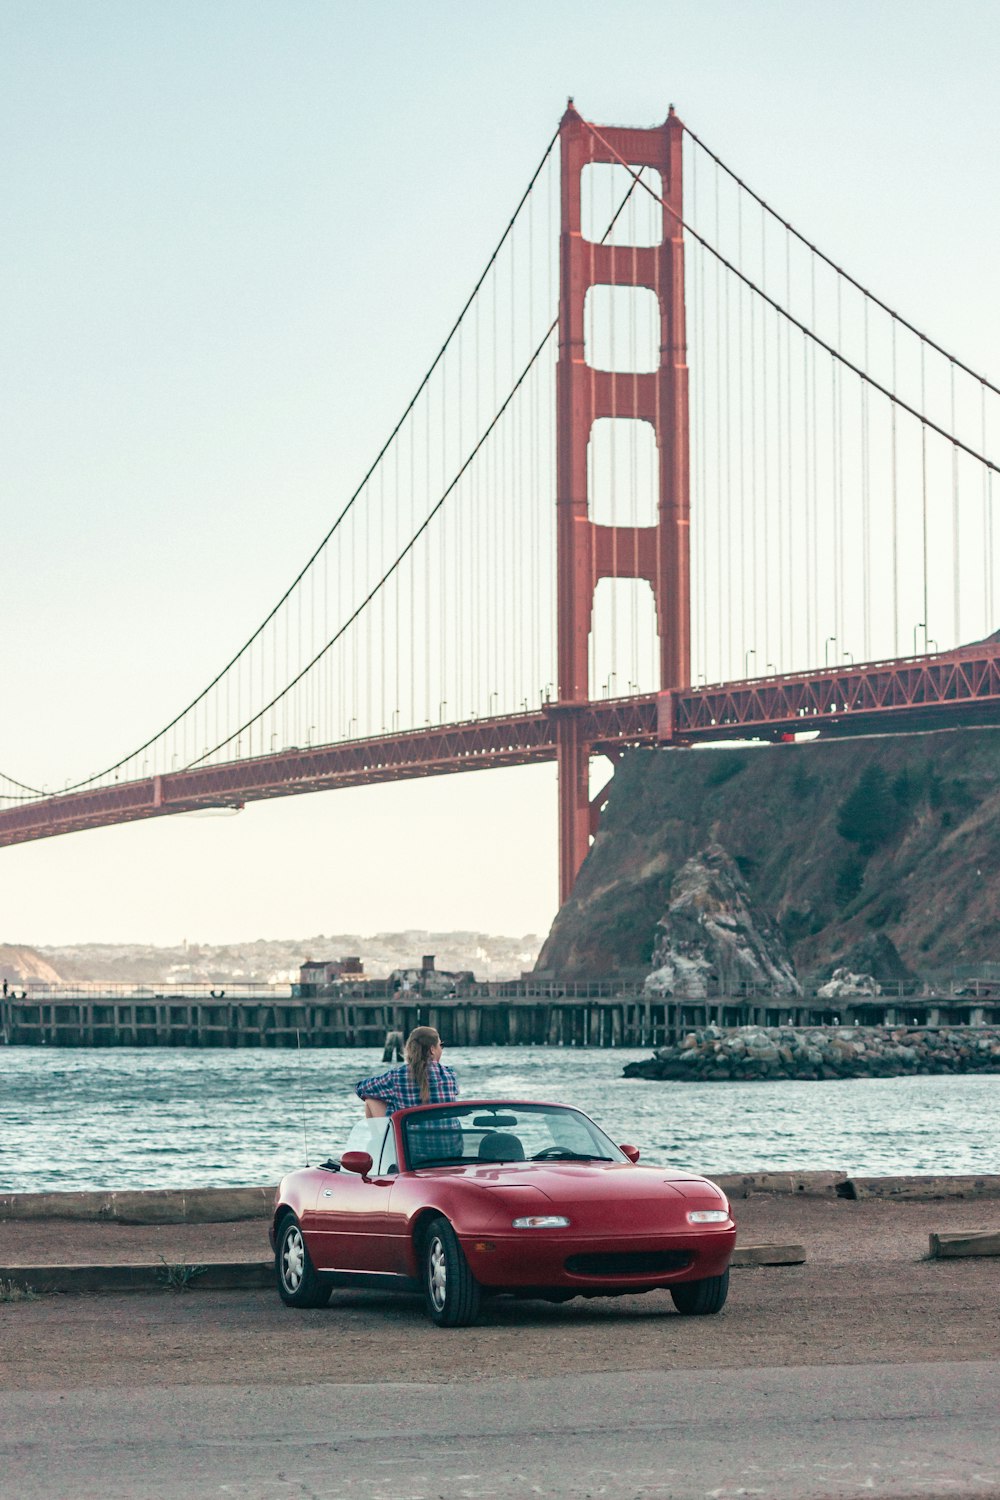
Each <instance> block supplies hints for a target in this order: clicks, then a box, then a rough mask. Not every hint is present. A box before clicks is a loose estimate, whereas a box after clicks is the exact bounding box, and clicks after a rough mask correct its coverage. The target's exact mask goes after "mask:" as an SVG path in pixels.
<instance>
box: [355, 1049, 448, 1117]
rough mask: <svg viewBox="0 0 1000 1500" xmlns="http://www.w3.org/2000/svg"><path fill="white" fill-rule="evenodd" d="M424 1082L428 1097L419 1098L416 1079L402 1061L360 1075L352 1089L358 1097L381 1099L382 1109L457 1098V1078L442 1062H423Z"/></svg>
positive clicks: (402, 1107) (389, 1110) (444, 1102)
mask: <svg viewBox="0 0 1000 1500" xmlns="http://www.w3.org/2000/svg"><path fill="white" fill-rule="evenodd" d="M427 1082H428V1084H429V1085H430V1091H431V1093H430V1098H429V1099H426V1100H425V1099H421V1097H420V1090H419V1088H418V1087H417V1083H416V1080H415V1079H414V1077H413V1074H412V1073H411V1072H410V1069H409V1066H408V1065H407V1064H406V1063H404V1064H403V1066H402V1067H401V1068H390V1069H389V1071H388V1073H376V1074H375V1075H374V1077H372V1078H362V1080H361V1082H360V1083H359V1084H358V1085H357V1086H356V1088H355V1090H354V1092H355V1093H356V1094H357V1096H358V1098H359V1099H384V1100H385V1102H386V1105H387V1106H388V1108H387V1111H386V1113H387V1114H390V1115H391V1114H393V1113H394V1112H395V1111H396V1110H397V1109H409V1108H410V1107H411V1106H412V1105H416V1104H452V1103H454V1101H455V1100H456V1099H457V1098H458V1081H457V1079H456V1078H455V1071H454V1069H453V1068H449V1067H448V1066H447V1065H446V1064H445V1063H438V1062H430V1063H428V1064H427Z"/></svg>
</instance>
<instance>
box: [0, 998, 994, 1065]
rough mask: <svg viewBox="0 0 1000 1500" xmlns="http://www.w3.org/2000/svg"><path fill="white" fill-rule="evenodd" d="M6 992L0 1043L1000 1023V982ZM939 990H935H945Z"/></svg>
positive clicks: (649, 1035)
mask: <svg viewBox="0 0 1000 1500" xmlns="http://www.w3.org/2000/svg"><path fill="white" fill-rule="evenodd" d="M282 988H283V990H284V993H283V994H280V995H273V994H260V993H256V994H252V993H242V994H235V993H234V994H232V995H231V996H230V995H226V996H222V995H220V994H218V993H217V994H216V995H215V996H214V997H213V996H211V994H209V996H208V997H207V998H206V997H204V996H198V995H191V994H169V993H166V992H164V993H162V994H155V995H152V996H150V995H140V994H132V995H131V996H123V995H119V994H107V993H105V994H101V995H96V994H90V995H86V996H84V995H79V994H78V995H76V996H69V995H65V994H57V993H55V992H53V991H48V992H45V991H38V992H33V993H30V994H27V993H21V994H8V995H7V996H5V997H4V998H3V999H2V1000H0V1042H4V1043H7V1044H8V1045H12V1046H65V1047H295V1046H304V1047H356V1048H363V1049H366V1050H368V1051H370V1052H372V1051H374V1052H378V1051H381V1050H382V1049H383V1048H384V1047H385V1046H386V1044H387V1042H388V1040H389V1038H390V1037H392V1038H395V1037H399V1038H402V1036H405V1034H406V1033H407V1032H408V1031H409V1030H410V1029H411V1028H412V1027H413V1026H417V1025H430V1026H435V1027H437V1029H438V1031H439V1032H440V1033H441V1036H442V1039H443V1040H444V1042H445V1043H446V1045H447V1046H449V1047H476V1046H517V1045H526V1044H530V1045H535V1046H554V1047H558V1046H563V1047H657V1046H662V1045H665V1044H668V1043H670V1042H675V1041H678V1040H680V1039H681V1038H682V1037H683V1036H684V1035H685V1034H686V1033H687V1032H689V1031H691V1030H695V1029H698V1028H700V1027H704V1026H708V1025H716V1026H720V1027H734V1026H747V1025H757V1026H822V1025H826V1026H829V1025H841V1026H851V1025H854V1024H858V1025H869V1026H871V1025H878V1026H881V1025H886V1026H897V1025H898V1026H931V1027H935V1026H952V1025H973V1026H976V1025H996V1024H1000V984H997V983H996V982H993V983H985V982H984V983H979V982H978V981H965V982H964V984H963V985H962V986H961V989H962V993H953V994H948V993H939V994H936V995H925V994H906V993H903V992H902V990H903V988H904V987H902V986H900V987H899V989H900V993H896V994H891V993H883V994H880V995H866V996H854V997H850V998H841V999H829V998H824V997H823V996H820V995H818V994H807V995H801V996H788V995H777V994H769V993H763V992H759V993H755V994H750V993H748V994H741V995H721V994H720V995H707V996H705V997H703V998H701V999H682V998H673V997H659V996H651V995H647V994H645V993H644V992H643V989H642V986H641V985H639V984H634V983H633V984H631V985H630V984H628V983H626V982H624V981H615V980H609V981H605V982H603V983H602V982H593V983H590V984H586V983H568V984H559V983H556V982H552V983H543V984H532V983H530V982H521V983H509V984H486V985H462V986H459V987H458V988H457V989H456V990H455V991H452V992H450V993H438V994H433V993H427V992H423V993H420V992H417V991H415V990H409V991H402V990H392V989H390V988H389V987H388V986H387V985H385V984H383V985H381V986H378V985H376V984H373V983H368V984H364V985H351V986H344V987H343V988H342V989H341V990H340V991H339V992H336V993H323V994H317V995H292V994H291V993H289V992H288V987H287V986H284V987H282ZM942 988H943V987H942Z"/></svg>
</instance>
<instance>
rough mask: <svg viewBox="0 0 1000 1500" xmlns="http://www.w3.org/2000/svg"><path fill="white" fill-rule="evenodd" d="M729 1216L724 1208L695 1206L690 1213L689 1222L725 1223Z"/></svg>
mask: <svg viewBox="0 0 1000 1500" xmlns="http://www.w3.org/2000/svg"><path fill="white" fill-rule="evenodd" d="M728 1218H729V1215H728V1214H727V1213H726V1210H725V1209H724V1208H694V1209H692V1210H691V1212H690V1213H689V1214H688V1223H689V1224H724V1223H725V1222H726V1220H727V1219H728Z"/></svg>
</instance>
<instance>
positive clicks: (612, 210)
mask: <svg viewBox="0 0 1000 1500" xmlns="http://www.w3.org/2000/svg"><path fill="white" fill-rule="evenodd" d="M633 170H634V171H635V172H636V173H637V174H638V175H639V176H640V177H641V179H642V181H643V182H644V183H646V185H647V186H648V187H649V188H650V190H651V192H653V193H655V194H656V195H657V196H656V198H653V197H651V196H650V193H647V192H646V191H645V189H644V188H642V187H639V186H638V185H637V184H636V181H635V178H634V177H633V176H632V173H631V172H630V171H628V169H627V168H626V167H623V166H621V165H620V163H618V162H602V161H592V162H588V163H587V165H586V166H585V167H584V169H583V171H582V173H581V174H580V228H581V232H582V234H583V237H584V239H585V240H589V241H591V243H593V244H600V243H602V242H603V243H604V244H605V245H636V246H647V245H658V244H660V242H661V240H662V239H663V207H662V205H661V204H660V203H659V202H658V201H657V199H659V198H662V196H663V178H662V177H661V175H660V173H659V172H658V171H657V170H656V168H655V167H639V166H637V167H635V168H633ZM622 204H624V205H625V206H624V208H623V207H622ZM612 221H613V222H612ZM609 224H610V225H611V229H610V231H608V225H609ZM605 236H606V237H605Z"/></svg>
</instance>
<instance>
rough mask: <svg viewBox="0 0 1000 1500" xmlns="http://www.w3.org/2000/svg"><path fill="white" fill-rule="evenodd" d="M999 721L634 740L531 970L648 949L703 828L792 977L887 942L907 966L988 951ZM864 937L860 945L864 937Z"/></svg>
mask: <svg viewBox="0 0 1000 1500" xmlns="http://www.w3.org/2000/svg"><path fill="white" fill-rule="evenodd" d="M998 770H1000V729H988V728H986V729H974V730H954V731H942V732H939V733H935V734H921V735H908V736H884V737H877V738H876V737H870V738H863V739H862V738H859V739H851V740H846V739H845V740H827V741H816V742H814V743H811V744H798V745H773V746H761V747H759V748H758V747H754V748H749V749H748V748H739V749H732V750H728V749H722V748H713V749H711V750H703V751H702V750H634V751H631V752H629V753H628V754H627V755H626V756H625V757H624V759H623V760H622V762H621V763H620V765H619V768H618V770H617V772H616V774H615V778H614V782H613V784H612V786H611V791H610V798H609V802H608V806H607V808H606V810H605V813H604V816H603V818H602V820H601V827H600V831H599V833H598V836H597V839H596V841H595V844H594V847H593V848H592V850H591V852H590V855H589V857H588V859H587V861H586V863H585V864H584V866H583V869H582V870H581V872H580V876H579V878H578V880H577V885H576V889H575V891H574V893H573V896H572V898H571V899H570V900H569V901H568V902H567V903H566V905H565V906H564V907H563V908H562V910H561V911H560V912H559V914H558V916H557V917H556V920H555V922H554V924H553V927H552V931H551V932H550V934H549V937H548V939H547V941H546V943H545V945H544V947H543V949H542V952H541V955H540V957H539V961H538V967H539V968H543V969H552V970H554V971H555V972H557V973H560V974H574V973H575V974H579V975H581V976H582V975H584V974H586V975H594V976H596V975H606V974H610V973H614V972H615V971H616V970H618V969H621V968H635V967H640V966H642V965H643V964H647V963H648V960H649V955H650V953H651V951H652V944H653V940H654V936H655V926H656V922H657V921H658V919H659V917H660V916H662V915H663V913H664V911H665V910H666V906H667V897H668V893H669V890H670V885H671V882H672V880H673V878H674V876H675V875H676V874H677V871H678V870H679V869H680V868H681V866H682V865H683V864H684V862H685V860H687V859H689V858H690V857H691V856H692V855H694V854H696V853H698V852H699V851H700V850H702V849H704V848H705V847H706V845H708V844H709V843H712V842H717V843H719V844H721V845H722V846H723V847H724V848H725V849H726V850H727V851H728V852H729V853H730V854H731V855H732V857H733V858H734V860H735V861H736V863H737V864H738V866H739V868H740V871H741V872H742V874H743V876H744V878H745V880H746V881H747V884H748V886H749V888H750V892H751V895H752V897H753V899H754V901H755V902H757V903H758V904H759V905H761V906H762V907H764V909H765V910H766V911H768V912H769V913H770V914H771V915H772V916H773V917H774V918H775V920H776V921H777V922H778V923H779V925H780V927H781V930H782V933H783V935H784V937H785V940H786V942H787V943H788V945H789V948H790V950H791V953H792V956H793V958H794V960H795V964H796V968H797V970H798V973H799V976H800V977H801V978H810V977H814V976H819V975H823V976H825V975H827V974H829V971H830V969H831V968H832V967H833V966H834V965H836V964H838V963H839V962H840V961H841V960H842V959H843V958H844V957H845V956H847V955H849V954H850V953H851V952H852V951H853V950H856V949H858V948H859V946H860V947H861V948H862V949H868V950H872V943H873V940H874V939H876V938H878V939H882V940H883V946H884V947H885V949H886V951H888V952H889V953H891V949H889V948H888V944H885V943H884V939H888V940H889V941H890V942H891V943H892V944H893V945H894V946H895V948H896V949H897V950H898V952H899V955H900V957H901V958H902V960H903V963H904V965H905V966H906V967H907V968H909V969H911V970H913V971H915V972H918V973H933V972H934V971H936V970H947V969H949V968H952V967H953V966H955V965H964V964H975V963H981V962H983V961H989V960H992V961H1000V885H998V882H997V871H998V870H1000V776H998ZM872 951H873V950H872Z"/></svg>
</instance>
